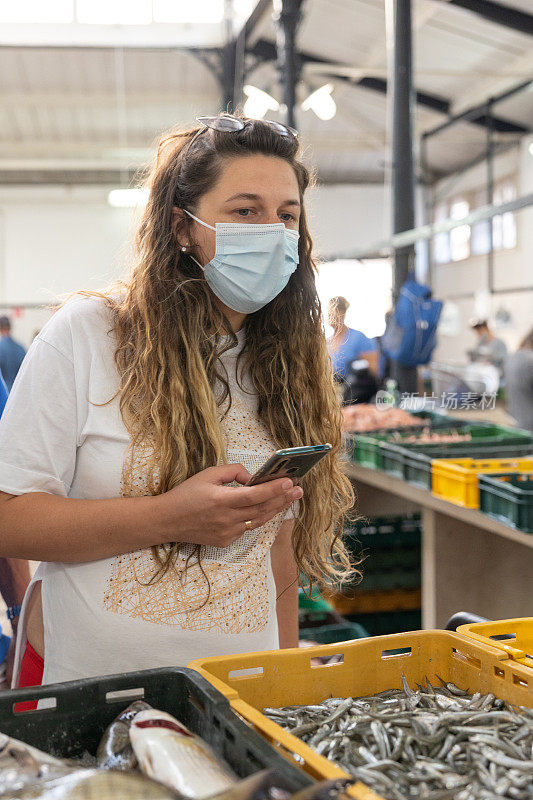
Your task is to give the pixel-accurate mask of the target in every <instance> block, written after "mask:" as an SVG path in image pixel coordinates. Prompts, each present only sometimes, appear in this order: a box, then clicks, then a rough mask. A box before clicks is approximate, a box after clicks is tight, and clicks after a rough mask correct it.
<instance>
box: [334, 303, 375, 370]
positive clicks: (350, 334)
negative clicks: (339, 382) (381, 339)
mask: <svg viewBox="0 0 533 800" xmlns="http://www.w3.org/2000/svg"><path fill="white" fill-rule="evenodd" d="M349 305H350V304H349V303H348V301H347V300H346V298H345V297H332V298H331V300H330V301H329V303H328V322H329V324H330V325H331V327H332V328H333V336H332V337H331V338H330V339H328V342H327V344H328V351H329V354H330V356H331V360H332V362H333V372H334V374H335V377H336V378H337V379H343V378H346V377H347V375H348V373H349V370H350V365H351V364H352V362H353V361H358V360H362V359H364V360H365V361H367V362H368V366H369V369H370V371H371V372H372V373H373V374H374V375H377V374H378V362H379V352H378V346H377V343H376V340H375V339H369V338H368V337H367V336H365V334H364V333H362V332H361V331H357V330H354V329H353V328H348V327H347V326H346V325H345V323H344V319H345V317H346V312H347V310H348V307H349Z"/></svg>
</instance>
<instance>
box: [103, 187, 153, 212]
mask: <svg viewBox="0 0 533 800" xmlns="http://www.w3.org/2000/svg"><path fill="white" fill-rule="evenodd" d="M149 194H150V192H149V190H148V189H111V191H110V192H109V194H108V195H107V202H108V203H109V205H110V206H112V207H113V208H136V207H137V206H145V205H146V203H147V202H148V195H149Z"/></svg>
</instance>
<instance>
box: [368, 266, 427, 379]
mask: <svg viewBox="0 0 533 800" xmlns="http://www.w3.org/2000/svg"><path fill="white" fill-rule="evenodd" d="M441 311H442V303H441V302H440V300H433V299H432V298H431V289H430V288H429V286H424V285H423V284H421V283H417V281H416V280H415V278H414V277H413V276H409V278H408V279H407V280H406V282H405V283H404V285H403V286H402V288H401V290H400V296H399V298H398V302H397V303H396V307H395V309H394V312H393V313H392V314H391V316H390V318H389V319H388V321H387V327H386V330H385V333H384V334H383V337H382V343H381V346H382V350H383V352H384V353H385V355H386V356H388V358H390V359H392V360H393V361H398V362H399V363H400V364H403V365H404V366H406V367H416V366H418V365H419V364H427V363H428V362H429V361H430V359H431V354H432V353H433V350H434V349H435V345H436V343H437V326H438V324H439V317H440V315H441Z"/></svg>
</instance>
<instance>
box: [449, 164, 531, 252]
mask: <svg viewBox="0 0 533 800" xmlns="http://www.w3.org/2000/svg"><path fill="white" fill-rule="evenodd" d="M515 198H516V183H515V181H514V180H512V179H510V178H507V179H505V180H503V181H500V182H499V183H497V184H496V185H495V187H494V204H495V205H501V204H502V203H508V202H509V201H510V200H514V199H515ZM486 205H488V202H487V191H486V189H479V190H478V191H476V192H471V193H468V194H464V195H461V196H460V197H454V198H451V199H450V200H448V201H444V202H442V203H440V204H439V205H438V206H437V207H436V209H435V216H434V220H435V223H438V222H442V221H443V220H445V219H456V220H461V219H463V218H464V217H466V216H468V214H469V213H470V212H471V211H474V210H475V209H477V208H482V207H483V206H486ZM491 228H492V247H493V249H494V250H509V249H511V248H513V247H516V240H517V234H516V216H515V213H514V212H513V211H508V212H506V213H505V214H498V215H497V216H495V217H493V218H492V220H489V219H486V220H481V221H480V222H476V223H475V225H472V226H469V225H459V226H458V227H457V228H453V230H451V231H449V233H438V234H436V235H435V236H434V238H433V253H434V258H435V263H437V264H449V263H450V262H454V261H463V260H464V259H465V258H469V256H470V255H473V256H474V255H475V256H482V255H486V254H487V253H488V252H489V251H490V247H491Z"/></svg>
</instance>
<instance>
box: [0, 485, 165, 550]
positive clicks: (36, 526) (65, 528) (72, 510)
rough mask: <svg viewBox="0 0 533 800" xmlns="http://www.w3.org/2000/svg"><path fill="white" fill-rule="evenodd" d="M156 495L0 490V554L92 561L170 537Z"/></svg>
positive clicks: (157, 542) (156, 542) (160, 541)
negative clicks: (104, 496)
mask: <svg viewBox="0 0 533 800" xmlns="http://www.w3.org/2000/svg"><path fill="white" fill-rule="evenodd" d="M158 500H159V497H151V496H149V497H118V498H113V499H110V500H75V499H70V498H68V499H67V498H64V497H57V496H56V495H53V494H47V493H45V492H30V493H28V494H22V495H7V494H5V493H0V531H1V533H0V557H4V558H23V559H31V560H34V561H64V562H78V561H97V560H98V559H100V558H110V557H111V556H115V555H119V554H121V553H127V552H131V551H133V550H137V549H140V548H144V547H150V546H151V545H153V544H160V543H162V542H164V541H169V540H172V539H173V537H172V535H169V534H170V532H169V531H167V530H165V529H164V528H165V526H164V524H163V522H162V521H161V515H160V513H159V505H158Z"/></svg>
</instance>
